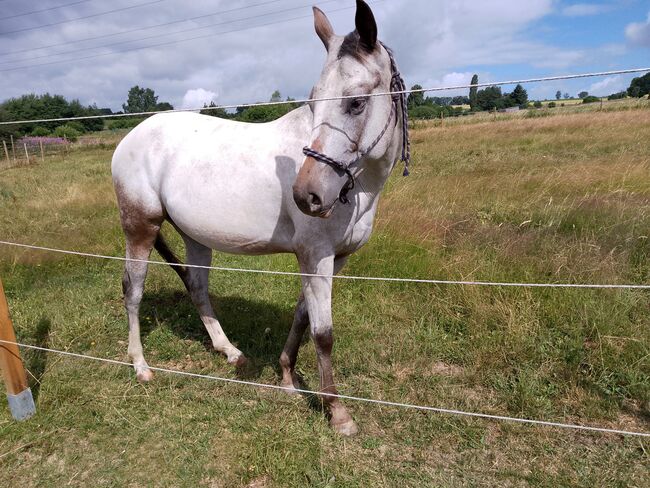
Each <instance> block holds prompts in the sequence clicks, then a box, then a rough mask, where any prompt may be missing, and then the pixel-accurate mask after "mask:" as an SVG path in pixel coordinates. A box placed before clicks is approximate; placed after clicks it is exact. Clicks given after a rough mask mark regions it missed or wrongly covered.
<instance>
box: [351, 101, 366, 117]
mask: <svg viewBox="0 0 650 488" xmlns="http://www.w3.org/2000/svg"><path fill="white" fill-rule="evenodd" d="M364 108H366V99H365V98H354V99H353V100H352V101H351V102H350V113H352V114H354V115H358V114H360V113H361V112H363V109H364Z"/></svg>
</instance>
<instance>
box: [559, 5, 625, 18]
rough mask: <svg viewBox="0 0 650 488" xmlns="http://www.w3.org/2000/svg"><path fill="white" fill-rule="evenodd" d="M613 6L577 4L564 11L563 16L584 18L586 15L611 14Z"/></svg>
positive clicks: (567, 7)
mask: <svg viewBox="0 0 650 488" xmlns="http://www.w3.org/2000/svg"><path fill="white" fill-rule="evenodd" d="M613 8H614V6H613V5H608V4H599V3H575V4H573V5H568V6H566V7H564V8H563V9H562V15H565V16H567V17H584V16H586V15H598V14H602V13H605V12H609V11H610V10H612V9H613Z"/></svg>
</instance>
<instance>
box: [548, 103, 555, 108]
mask: <svg viewBox="0 0 650 488" xmlns="http://www.w3.org/2000/svg"><path fill="white" fill-rule="evenodd" d="M556 106H557V104H556V103H555V102H548V108H555V107H556Z"/></svg>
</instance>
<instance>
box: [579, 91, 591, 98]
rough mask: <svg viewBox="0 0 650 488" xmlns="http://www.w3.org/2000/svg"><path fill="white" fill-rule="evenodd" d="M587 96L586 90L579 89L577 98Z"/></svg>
mask: <svg viewBox="0 0 650 488" xmlns="http://www.w3.org/2000/svg"><path fill="white" fill-rule="evenodd" d="M588 96H589V92H586V91H581V92H580V93H578V98H582V99H584V98H585V97H588Z"/></svg>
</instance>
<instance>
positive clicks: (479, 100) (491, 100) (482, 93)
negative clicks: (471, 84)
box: [476, 86, 504, 110]
mask: <svg viewBox="0 0 650 488" xmlns="http://www.w3.org/2000/svg"><path fill="white" fill-rule="evenodd" d="M503 107H504V100H503V94H502V93H501V88H500V87H498V86H488V87H486V88H484V89H483V90H479V91H478V92H477V93H476V108H477V109H480V110H494V109H498V108H503Z"/></svg>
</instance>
